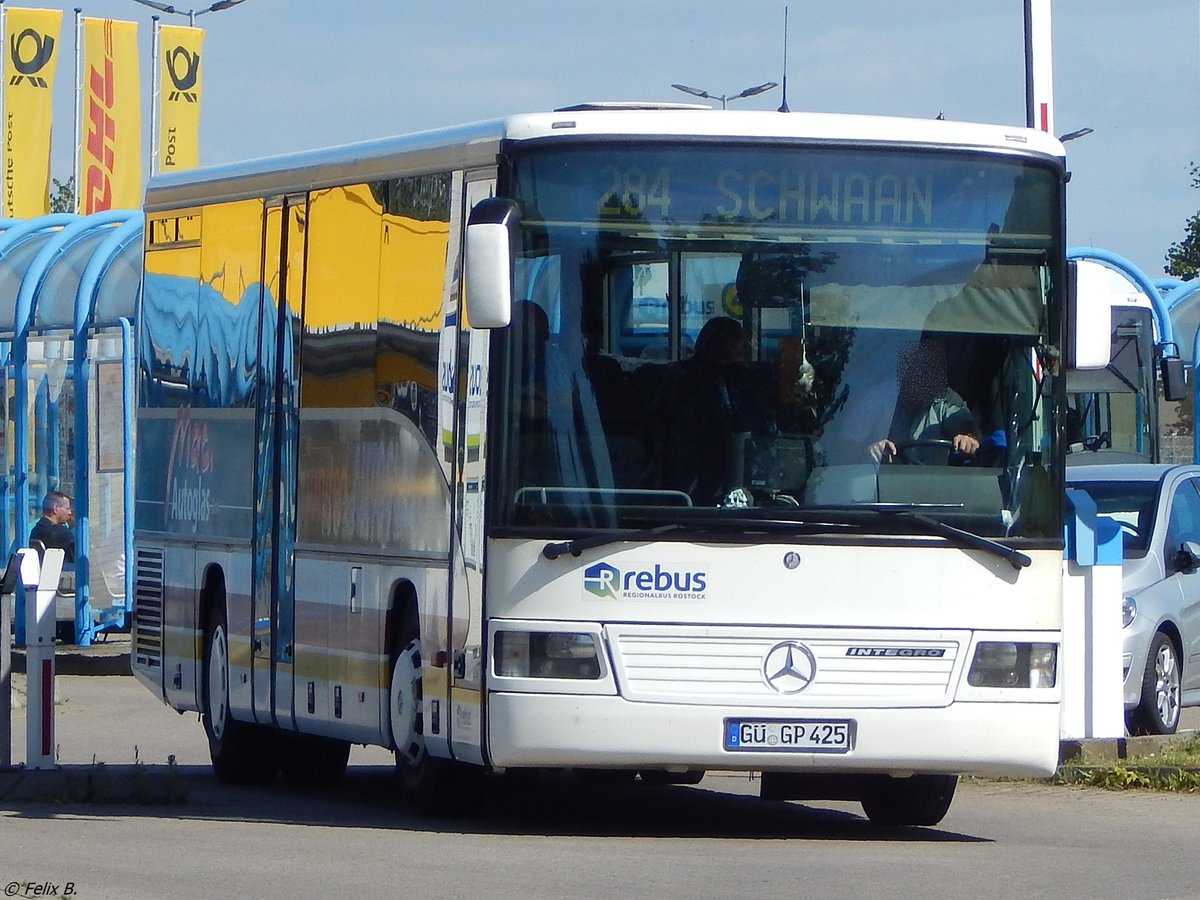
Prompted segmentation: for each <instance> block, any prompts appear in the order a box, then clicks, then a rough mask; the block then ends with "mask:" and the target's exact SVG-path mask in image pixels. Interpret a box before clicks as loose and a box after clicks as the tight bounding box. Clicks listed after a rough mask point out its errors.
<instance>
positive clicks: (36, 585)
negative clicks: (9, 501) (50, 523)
mask: <svg viewBox="0 0 1200 900" xmlns="http://www.w3.org/2000/svg"><path fill="white" fill-rule="evenodd" d="M17 553H18V554H19V555H20V556H21V589H23V590H24V591H25V684H26V701H27V705H26V719H25V767H26V768H27V769H53V768H54V767H55V760H54V624H55V623H54V594H55V592H56V591H57V590H58V577H59V575H60V574H61V573H62V565H63V552H62V551H61V550H47V551H46V554H45V558H44V559H43V560H42V561H41V563H40V564H39V562H38V555H37V551H35V550H31V549H28V548H26V549H23V550H18V551H17Z"/></svg>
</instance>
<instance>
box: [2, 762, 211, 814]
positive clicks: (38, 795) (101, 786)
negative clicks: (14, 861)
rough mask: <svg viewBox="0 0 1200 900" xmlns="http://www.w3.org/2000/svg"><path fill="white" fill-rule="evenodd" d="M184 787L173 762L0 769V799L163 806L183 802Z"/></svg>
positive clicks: (184, 796) (185, 795)
mask: <svg viewBox="0 0 1200 900" xmlns="http://www.w3.org/2000/svg"><path fill="white" fill-rule="evenodd" d="M187 799H188V787H187V782H186V781H185V780H184V778H183V776H182V775H181V774H180V773H179V772H178V770H176V769H175V768H174V767H173V766H143V765H132V766H107V765H103V764H97V765H93V766H60V767H59V768H57V769H45V770H32V769H30V770H26V769H23V768H14V769H8V770H3V769H0V801H2V802H6V803H7V802H17V803H53V804H59V803H103V804H118V803H119V804H133V805H147V806H166V805H177V804H183V803H187Z"/></svg>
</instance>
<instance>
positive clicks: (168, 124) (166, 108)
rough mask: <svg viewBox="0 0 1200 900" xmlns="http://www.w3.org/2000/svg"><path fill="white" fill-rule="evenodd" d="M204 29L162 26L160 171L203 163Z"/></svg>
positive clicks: (159, 97) (159, 82) (159, 59)
mask: <svg viewBox="0 0 1200 900" xmlns="http://www.w3.org/2000/svg"><path fill="white" fill-rule="evenodd" d="M203 43H204V30H203V29H201V28H189V27H187V26H184V25H162V26H159V51H158V53H159V58H158V62H157V63H156V65H157V66H158V67H159V77H158V85H159V88H158V104H159V115H158V134H157V135H156V143H155V147H156V148H157V150H158V171H160V172H170V171H172V170H173V169H187V168H191V167H192V166H196V165H199V164H200V48H201V46H202V45H203Z"/></svg>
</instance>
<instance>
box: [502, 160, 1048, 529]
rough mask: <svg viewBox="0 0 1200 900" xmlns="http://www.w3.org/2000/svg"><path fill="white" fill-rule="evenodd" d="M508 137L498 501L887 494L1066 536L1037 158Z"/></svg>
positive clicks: (1044, 213)
mask: <svg viewBox="0 0 1200 900" xmlns="http://www.w3.org/2000/svg"><path fill="white" fill-rule="evenodd" d="M509 161H510V163H511V166H510V169H509V173H510V174H509V179H508V182H509V183H508V184H507V186H506V187H507V191H506V193H509V194H510V195H511V196H512V197H513V198H514V199H515V200H516V202H517V203H518V205H519V208H520V214H521V225H520V234H521V243H520V246H519V249H518V259H517V268H516V285H515V290H516V301H517V302H516V304H515V307H514V315H513V322H512V325H511V327H509V328H507V329H503V330H501V331H499V332H497V334H496V337H495V344H494V345H493V357H492V358H493V363H492V379H493V389H494V390H496V393H495V394H494V395H493V396H494V397H496V398H497V402H498V404H499V410H498V415H497V416H496V418H495V419H494V420H493V421H494V422H496V423H497V428H498V429H499V434H498V435H494V436H498V438H499V440H498V441H496V442H495V444H494V445H493V450H492V451H491V464H492V466H493V473H494V475H493V477H494V478H495V482H494V483H495V484H496V485H497V486H498V491H497V493H496V494H495V495H493V496H494V497H495V501H494V503H495V506H494V507H493V516H494V519H493V521H494V523H495V524H496V525H497V526H498V527H500V528H502V529H504V528H507V529H512V530H513V531H519V532H531V531H533V530H536V531H537V532H538V533H546V532H552V531H554V530H555V529H558V530H561V531H568V532H569V531H579V530H587V529H608V528H638V527H653V526H654V525H655V524H656V523H667V522H681V523H686V522H687V521H688V519H689V517H692V518H693V519H694V520H695V521H697V522H699V521H703V522H706V523H711V522H713V521H714V520H718V519H719V518H720V517H721V516H725V515H728V516H729V517H730V518H731V519H733V518H737V519H740V520H742V521H746V520H748V516H749V515H750V514H748V513H747V512H746V510H747V509H753V510H760V511H762V515H763V516H764V517H766V516H769V517H770V518H772V519H773V520H775V519H784V520H786V519H787V518H788V516H789V510H798V509H800V510H808V511H809V512H810V513H811V510H812V508H814V507H826V508H830V509H837V510H839V511H840V512H842V513H845V512H846V511H850V512H853V511H854V510H855V509H856V508H858V507H862V508H863V509H867V508H871V509H874V510H878V509H879V508H881V505H884V507H886V508H893V507H905V508H912V509H916V510H918V511H919V512H920V513H921V515H922V516H923V517H932V518H935V519H937V520H939V521H942V522H945V523H948V524H951V525H954V526H956V527H958V528H962V529H967V530H971V531H974V532H976V533H978V534H983V535H990V536H999V537H1026V538H1038V539H1055V538H1057V537H1058V536H1059V534H1060V525H1059V521H1060V519H1059V516H1060V512H1059V506H1060V504H1059V499H1058V498H1059V494H1060V492H1061V491H1060V489H1061V485H1060V484H1059V483H1057V476H1056V475H1055V469H1054V467H1053V461H1054V460H1055V459H1056V458H1057V447H1056V435H1057V431H1058V429H1057V428H1056V426H1055V420H1054V416H1055V406H1056V404H1055V402H1054V398H1055V396H1056V392H1058V390H1059V389H1058V387H1057V386H1056V382H1057V378H1056V376H1057V361H1058V356H1059V350H1058V347H1057V345H1056V344H1055V338H1054V337H1052V336H1054V335H1056V334H1057V328H1058V320H1059V309H1058V302H1059V301H1058V299H1057V295H1058V284H1057V282H1058V278H1059V272H1058V271H1056V270H1055V269H1054V268H1053V267H1052V265H1051V263H1050V261H1051V260H1054V259H1056V258H1058V256H1060V255H1061V248H1060V246H1059V241H1060V230H1061V229H1060V215H1061V212H1060V210H1061V203H1060V179H1059V176H1058V173H1057V172H1056V171H1055V170H1054V169H1053V168H1051V167H1048V166H1045V165H1044V164H1041V165H1039V164H1036V163H1035V162H1033V161H1031V160H1025V159H1019V158H1010V157H1005V156H1001V155H999V154H983V153H968V152H931V151H925V152H920V151H916V150H895V149H881V148H862V147H857V148H845V147H837V148H831V147H828V146H826V147H803V146H789V147H780V146H767V145H763V144H750V145H746V144H729V145H713V144H711V143H709V144H705V145H699V144H682V143H665V142H664V143H654V142H649V143H647V142H640V143H638V144H636V145H635V144H621V143H615V144H605V145H604V146H596V145H594V144H592V145H583V144H578V145H568V146H566V147H564V146H562V145H561V144H550V143H543V144H540V145H537V144H535V145H531V146H520V145H513V146H511V147H510V150H509ZM504 188H505V185H503V184H502V190H503V189H504ZM799 518H800V517H799V516H797V519H799ZM805 519H806V520H811V515H806V516H805ZM905 521H908V520H906V519H905V518H904V517H886V516H884V517H881V516H875V517H873V518H871V517H864V518H863V521H862V524H861V526H860V527H862V528H868V529H876V527H877V525H879V523H880V522H885V523H887V526H888V528H890V529H892V530H896V529H899V530H901V531H903V530H905V529H906V528H909V527H914V528H915V527H916V526H912V525H911V524H910V525H905V524H904V523H905ZM852 524H853V523H852Z"/></svg>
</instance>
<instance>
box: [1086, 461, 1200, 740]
mask: <svg viewBox="0 0 1200 900" xmlns="http://www.w3.org/2000/svg"><path fill="white" fill-rule="evenodd" d="M1067 486H1068V487H1071V488H1080V489H1082V490H1085V491H1087V493H1088V494H1089V495H1091V497H1092V499H1093V500H1094V501H1095V502H1096V506H1097V509H1098V511H1099V513H1100V514H1101V515H1106V516H1109V517H1111V518H1113V519H1115V520H1116V521H1118V522H1119V523H1120V525H1121V532H1122V536H1123V541H1124V563H1123V566H1122V585H1123V589H1124V603H1123V606H1122V621H1123V624H1124V628H1123V632H1122V633H1123V636H1124V641H1123V662H1124V670H1125V688H1124V697H1125V721H1126V725H1127V727H1128V729H1129V732H1130V733H1131V734H1173V733H1174V732H1175V729H1176V728H1178V727H1179V713H1180V710H1181V708H1182V707H1184V706H1200V466H1193V465H1150V464H1146V463H1128V464H1120V465H1094V466H1071V467H1068V469H1067Z"/></svg>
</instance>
